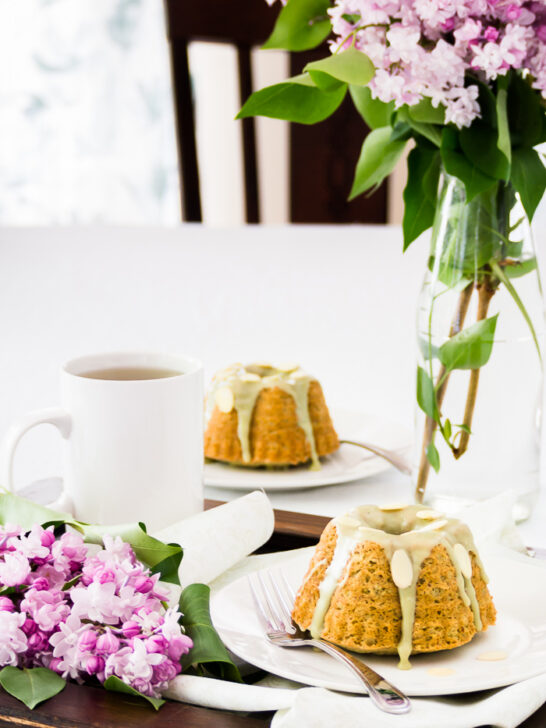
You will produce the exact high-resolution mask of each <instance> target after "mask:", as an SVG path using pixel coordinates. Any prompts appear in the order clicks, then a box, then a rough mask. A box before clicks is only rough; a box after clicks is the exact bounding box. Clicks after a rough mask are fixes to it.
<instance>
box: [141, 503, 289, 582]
mask: <svg viewBox="0 0 546 728" xmlns="http://www.w3.org/2000/svg"><path fill="white" fill-rule="evenodd" d="M274 522H275V519H274V515H273V508H272V507H271V503H270V502H269V499H268V498H267V496H266V495H265V493H262V492H261V491H254V492H253V493H249V494H248V495H245V496H243V497H242V498H237V499H236V500H234V501H231V502H230V503H225V504H224V505H221V506H218V507H217V508H212V509H211V510H209V511H204V512H203V513H198V514H197V515H196V516H192V517H191V518H186V519H185V520H184V521H180V522H179V523H175V524H173V525H172V526H168V527H167V528H164V529H162V530H161V531H157V532H156V533H154V534H152V535H153V536H155V537H156V538H158V539H160V540H161V541H165V542H166V543H179V544H180V545H181V546H182V548H183V549H184V558H183V559H182V563H181V565H180V571H179V577H180V583H181V585H182V587H185V586H187V585H188V584H193V583H194V582H200V583H201V584H208V583H209V582H211V581H212V580H213V579H215V578H216V577H217V576H219V575H220V574H223V573H224V572H225V571H227V570H228V569H229V568H230V567H232V566H233V565H234V564H236V563H237V562H238V561H240V560H241V559H242V558H244V557H245V556H248V554H251V553H252V552H253V551H255V550H256V549H257V548H258V547H259V546H262V545H263V544H264V543H265V542H266V541H267V540H268V539H269V537H270V536H271V534H272V533H273V528H274Z"/></svg>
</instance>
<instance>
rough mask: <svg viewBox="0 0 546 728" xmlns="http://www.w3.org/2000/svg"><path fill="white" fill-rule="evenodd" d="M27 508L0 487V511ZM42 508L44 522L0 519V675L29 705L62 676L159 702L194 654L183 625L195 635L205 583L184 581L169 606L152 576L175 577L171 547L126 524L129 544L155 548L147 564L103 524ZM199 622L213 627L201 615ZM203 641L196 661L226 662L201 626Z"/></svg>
mask: <svg viewBox="0 0 546 728" xmlns="http://www.w3.org/2000/svg"><path fill="white" fill-rule="evenodd" d="M6 501H7V506H6ZM36 508H37V507H36V506H33V505H32V504H28V507H27V506H26V505H25V502H24V501H23V500H22V499H18V498H16V497H14V496H11V495H7V494H6V495H2V496H0V513H1V514H2V516H3V517H4V518H5V516H6V510H7V511H8V513H9V512H10V511H11V514H12V515H13V516H15V517H17V516H20V515H21V513H23V514H25V511H26V512H27V513H26V514H25V515H24V517H23V518H19V520H20V521H23V522H25V521H28V522H29V523H30V522H31V521H34V520H35V517H34V516H33V512H34V511H36ZM40 510H42V509H40ZM44 515H46V514H44V513H38V516H40V517H41V518H42V519H43V517H44ZM50 516H52V517H54V518H55V520H54V522H53V523H52V524H51V525H45V526H44V525H38V524H37V523H34V525H32V526H31V527H30V528H27V527H25V526H20V525H9V524H8V523H4V525H2V526H0V668H2V669H1V670H0V684H1V685H2V686H3V687H4V688H5V689H6V690H7V691H8V692H10V693H12V694H13V695H15V697H18V698H19V699H21V700H23V701H24V702H25V703H26V704H27V705H29V707H34V705H35V704H37V702H40V701H41V700H44V699H46V698H48V697H51V696H52V695H54V694H56V693H57V692H59V691H60V690H61V689H62V688H63V687H64V684H65V681H66V680H67V679H71V680H74V681H76V682H78V683H92V684H93V683H94V684H102V685H104V687H105V688H107V689H110V690H117V691H121V692H129V693H131V694H136V695H142V696H144V697H146V698H147V699H148V700H149V701H150V702H151V703H152V704H153V705H154V707H156V708H157V707H159V706H160V705H161V704H162V702H163V701H162V700H161V693H162V691H163V690H164V689H165V688H166V687H167V685H168V683H169V682H170V681H171V680H172V679H173V678H174V677H176V675H178V674H179V673H180V672H181V671H182V670H183V668H188V667H190V666H191V665H192V663H193V662H195V661H196V660H194V658H193V656H192V655H191V649H192V647H193V640H192V638H191V637H190V634H189V633H192V634H194V637H196V638H197V639H201V637H202V635H199V634H198V633H196V632H195V631H194V630H195V625H196V623H198V622H200V623H204V624H207V615H206V614H205V615H203V604H202V603H201V604H199V603H200V602H202V599H203V598H204V599H205V607H206V602H207V597H208V587H205V586H203V585H192V586H190V587H188V588H187V589H186V590H185V591H184V593H183V594H182V598H181V600H180V604H179V605H178V604H177V606H176V607H170V606H168V601H169V598H170V589H169V588H168V586H167V585H166V584H164V583H162V582H161V581H160V577H163V578H167V579H168V580H169V581H174V580H176V569H177V566H178V564H179V562H180V558H181V556H182V551H181V549H180V547H179V546H176V545H174V544H171V545H165V544H162V543H161V542H159V541H156V540H155V539H152V538H151V537H149V536H148V535H147V534H146V533H145V532H144V531H143V529H142V528H141V527H134V528H133V529H132V533H133V536H134V541H135V543H136V546H135V548H136V550H137V551H139V552H140V555H141V556H143V557H146V553H147V552H149V553H152V552H153V553H154V554H155V556H154V560H155V561H156V565H155V566H156V568H154V570H153V571H152V569H150V568H149V567H148V566H146V565H145V564H143V563H142V561H140V560H139V559H138V558H137V556H136V554H135V550H134V549H133V547H132V546H131V545H130V544H129V543H127V542H126V541H124V540H122V538H121V537H120V536H114V535H112V534H111V533H108V531H111V530H112V529H106V530H105V532H104V533H103V534H101V533H100V529H97V528H93V527H87V526H85V525H84V524H78V523H77V522H74V521H69V522H68V524H67V523H66V522H62V521H59V520H58V517H57V516H58V514H53V513H51V514H50ZM67 525H68V528H67ZM77 529H81V531H82V532H80V531H79V530H77ZM86 537H87V540H88V541H89V540H91V541H98V540H102V545H98V544H89V543H86V542H85V540H84V538H86ZM158 559H159V561H158ZM158 567H159V568H158ZM196 603H197V606H196ZM181 609H184V612H185V613H184V614H182V611H181ZM205 611H206V608H205ZM185 626H186V627H185ZM208 627H209V628H210V630H211V631H212V632H214V630H213V629H212V625H211V624H210V618H209V619H208ZM186 630H187V632H188V633H186ZM214 635H215V633H214ZM207 640H208V641H209V642H208V646H207V644H206V643H207ZM207 640H205V644H203V643H202V646H201V647H202V648H203V647H204V648H205V649H202V648H201V649H200V655H199V659H200V661H202V662H208V661H209V660H210V661H211V662H214V661H215V660H216V659H218V658H219V659H220V660H221V661H225V662H226V663H228V664H230V661H229V658H228V656H227V653H226V651H225V649H224V648H223V646H222V645H221V643H220V642H219V638H218V636H217V635H215V636H213V642H215V644H211V643H210V634H209V635H208V638H207ZM207 653H208V654H207ZM209 667H210V666H209ZM230 667H231V668H232V670H231V677H236V675H235V672H236V669H235V667H234V666H233V665H232V664H230Z"/></svg>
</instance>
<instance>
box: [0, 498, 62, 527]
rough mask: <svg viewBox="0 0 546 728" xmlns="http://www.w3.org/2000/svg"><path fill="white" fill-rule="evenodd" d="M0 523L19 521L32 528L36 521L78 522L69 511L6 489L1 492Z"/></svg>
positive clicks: (20, 524)
mask: <svg viewBox="0 0 546 728" xmlns="http://www.w3.org/2000/svg"><path fill="white" fill-rule="evenodd" d="M0 523H2V524H4V523H17V524H18V525H19V526H21V527H22V528H24V529H31V528H32V526H34V525H35V524H36V523H40V524H43V523H54V524H55V525H57V524H61V523H70V524H73V523H74V524H75V523H76V522H75V521H74V520H73V518H72V517H71V516H70V514H69V513H62V512H61V511H53V510H51V508H46V507H45V506H39V505H38V504H37V503H33V502H32V501H29V500H27V499H26V498H21V497H20V496H17V495H13V493H8V492H7V491H6V492H5V493H0Z"/></svg>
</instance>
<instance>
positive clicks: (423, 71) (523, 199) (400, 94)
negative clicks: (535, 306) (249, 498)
mask: <svg viewBox="0 0 546 728" xmlns="http://www.w3.org/2000/svg"><path fill="white" fill-rule="evenodd" d="M257 1H258V0H257ZM327 39H328V41H329V50H330V53H329V54H327V55H326V56H325V57H324V58H322V59H320V60H317V61H313V62H311V63H308V64H307V65H306V66H305V67H304V68H303V70H302V73H301V74H300V75H298V76H295V77H294V78H290V79H287V80H286V81H284V82H282V83H279V84H276V85H274V86H269V87H267V88H264V89H261V90H259V91H256V92H255V93H253V94H252V95H251V96H250V97H249V99H247V101H246V102H245V104H244V105H243V107H242V109H241V111H240V112H239V118H242V117H247V116H254V115H262V116H269V117H275V118H279V119H285V120H288V121H292V122H298V123H302V124H314V123H317V122H320V121H322V120H324V119H326V118H327V117H329V116H330V115H331V114H333V113H334V112H335V111H336V110H337V109H338V107H339V106H340V104H341V103H342V102H343V100H344V99H345V97H346V96H347V94H349V95H350V97H351V99H352V102H353V104H354V106H355V107H356V109H357V111H358V112H359V114H360V116H361V117H362V119H363V122H365V125H366V126H367V127H368V129H366V126H364V124H363V136H364V140H363V145H362V150H361V153H360V157H359V159H358V160H357V161H356V169H355V174H354V179H353V182H352V187H351V189H350V193H349V197H350V198H351V199H352V198H353V197H355V196H357V195H359V194H362V193H364V192H373V191H374V190H375V189H376V188H377V186H378V185H380V184H381V182H382V181H383V180H384V179H385V178H386V177H387V176H388V175H389V174H390V173H391V172H392V170H393V169H394V167H395V165H396V164H397V162H398V160H399V159H400V158H401V157H402V155H403V154H404V153H405V152H408V150H409V154H408V155H407V168H408V181H407V185H406V188H405V190H404V219H403V235H404V249H406V248H407V247H408V246H409V245H410V243H412V242H413V241H414V240H415V239H416V238H417V237H418V236H419V235H420V234H421V233H422V232H424V231H425V230H427V229H428V228H430V227H431V226H432V227H433V231H432V247H431V255H430V259H429V270H428V272H427V279H426V286H427V288H426V296H427V297H428V298H427V301H426V304H425V305H421V309H423V308H427V311H426V312H425V313H424V315H423V325H422V326H421V327H420V331H419V348H420V351H421V360H420V363H419V367H418V376H417V401H418V405H419V408H420V410H421V411H422V412H423V414H424V415H425V417H426V422H425V424H424V427H423V428H422V433H423V434H422V436H421V439H420V453H421V456H420V462H418V467H417V468H416V498H417V500H418V501H420V502H422V501H423V499H424V496H425V487H426V484H427V479H428V477H429V471H430V468H431V467H432V468H433V470H434V471H436V472H438V470H439V468H440V452H439V448H438V447H437V443H436V442H435V438H436V435H437V434H438V433H439V434H440V435H441V436H442V448H443V453H444V454H443V455H442V458H444V457H446V456H449V455H452V456H453V457H454V458H455V459H458V458H460V457H461V456H462V455H463V454H464V453H465V452H466V450H467V447H468V444H469V440H470V437H471V435H472V434H473V429H472V428H473V414H474V409H475V405H476V396H477V390H478V377H479V372H480V370H481V368H482V367H483V366H484V365H485V364H486V363H487V362H488V361H489V359H490V357H491V353H492V346H493V341H494V338H495V329H496V326H497V322H498V323H499V326H503V327H505V328H506V326H505V324H504V323H503V321H504V312H503V311H502V310H501V308H499V307H500V299H502V300H504V298H505V296H504V293H506V294H507V295H508V297H509V299H511V306H512V307H513V308H514V307H515V309H517V310H518V311H519V312H520V314H518V315H521V317H522V318H521V321H523V322H524V323H525V326H526V327H527V333H526V334H525V335H526V336H527V335H528V336H529V339H530V340H531V341H532V342H534V344H535V348H536V349H537V351H538V357H537V361H538V362H540V367H541V364H542V360H541V354H540V341H539V339H540V333H541V332H540V326H541V324H540V314H539V315H538V318H537V319H535V321H533V316H532V315H531V314H530V313H529V311H528V306H526V302H525V300H524V298H525V295H524V294H523V293H522V292H521V290H520V291H518V289H517V287H516V285H515V284H514V283H513V279H515V278H524V277H525V276H529V274H532V273H533V271H534V278H535V280H536V285H535V288H536V290H537V291H540V285H539V283H538V277H537V271H536V267H537V266H536V256H535V254H534V251H533V248H532V242H531V243H530V244H528V243H527V242H526V238H529V237H530V231H529V227H528V223H529V221H530V220H531V218H532V217H533V214H534V212H535V210H536V207H537V205H538V203H539V202H540V200H541V198H542V196H543V194H544V190H545V189H546V170H545V167H544V164H543V161H542V158H541V155H540V153H539V151H538V150H537V149H536V148H535V147H536V146H537V145H539V144H541V143H542V142H546V114H545V110H546V2H544V0H288V2H286V3H285V4H284V7H283V8H282V9H281V10H280V12H279V15H278V17H277V21H276V23H275V26H274V28H273V32H272V34H271V36H270V37H269V39H268V40H267V42H266V43H265V46H264V47H265V48H282V49H285V50H289V51H302V50H306V49H311V48H315V47H317V46H319V45H321V44H322V43H323V42H324V41H325V40H327ZM366 132H367V133H366ZM339 143H340V144H342V143H343V140H340V141H339ZM519 285H520V284H519V282H518V286H519ZM521 285H522V286H523V287H525V285H526V284H521ZM499 291H503V292H504V293H503V294H502V295H497V292H499ZM450 292H453V293H454V294H455V295H454V296H453V310H452V312H451V315H450V316H449V317H448V316H443V314H442V316H443V319H444V320H449V322H450V324H448V325H444V324H443V323H442V324H441V325H440V323H438V322H439V321H440V318H442V317H441V316H440V313H439V308H441V307H442V306H444V303H445V301H446V300H450V295H449V294H450ZM446 294H447V295H446ZM497 301H499V302H498V303H497ZM440 303H441V304H442V306H440ZM444 308H445V306H444ZM491 308H498V312H497V314H496V315H491ZM469 311H470V312H471V313H468V312H469ZM473 312H475V315H476V321H475V323H474V324H473V325H472V326H468V327H466V328H464V323H465V318H469V317H470V315H471V314H472V313H473ZM467 314H468V315H467ZM510 316H511V311H510V312H509V317H510ZM442 326H443V328H442ZM518 336H519V334H518ZM516 338H517V337H516ZM456 370H459V371H461V370H470V374H468V386H467V391H466V393H465V394H462V397H463V399H464V416H463V415H462V413H461V415H458V414H453V416H452V418H450V417H449V416H447V415H446V414H445V413H444V412H443V409H442V408H444V409H445V403H446V402H447V401H448V399H449V398H448V399H446V398H445V395H446V388H447V386H448V382H449V380H450V378H452V379H453V377H452V374H453V372H455V371H456ZM539 376H540V377H541V376H542V374H541V373H540V374H539V375H537V378H538V377H539ZM455 379H457V380H460V375H458V374H457V375H456V376H455ZM537 386H539V383H538V382H537ZM516 390H517V388H515V389H514V391H516ZM506 391H508V389H507V390H506ZM504 394H505V392H503V395H504ZM455 404H457V402H455ZM508 408H509V403H507V410H508V411H509V409H508ZM515 409H516V407H514V410H515ZM518 409H519V410H520V411H521V406H520V407H519V408H518ZM492 411H493V410H492ZM459 417H460V419H459ZM455 418H457V419H455ZM525 418H526V419H528V420H529V421H531V420H532V419H533V415H532V413H531V412H530V411H529V412H528V413H526V414H525ZM454 422H460V424H458V425H455V424H453V423H454ZM520 424H521V423H515V425H514V430H513V434H514V438H513V439H510V437H507V438H506V441H507V443H508V444H509V445H511V446H513V445H514V443H515V442H517V441H518V435H517V433H518V427H519V425H520ZM507 426H508V425H507ZM491 429H494V428H491ZM519 429H520V430H521V427H519ZM533 439H535V438H534V435H533ZM499 448H500V449H502V448H503V445H501V444H500V443H499V442H497V443H496V451H492V452H491V453H488V455H490V456H491V457H485V456H484V458H483V459H482V462H487V461H488V462H489V463H491V462H494V461H498V457H497V456H496V455H495V452H497V453H498V451H499ZM478 470H479V468H478ZM482 470H483V468H482ZM488 470H491V468H490V467H489V468H488ZM501 475H502V473H501ZM476 477H477V480H476V482H479V476H476ZM533 487H534V486H533ZM490 495H491V493H490Z"/></svg>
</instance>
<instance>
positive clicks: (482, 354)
mask: <svg viewBox="0 0 546 728" xmlns="http://www.w3.org/2000/svg"><path fill="white" fill-rule="evenodd" d="M417 337H418V346H419V369H418V377H417V379H418V402H419V405H420V406H419V407H418V408H417V416H416V448H415V458H414V484H415V488H416V500H417V501H418V502H424V503H428V504H430V505H432V506H434V507H436V508H439V509H441V510H442V511H448V512H449V511H454V510H456V509H458V508H459V507H460V506H461V505H463V504H464V503H470V502H475V501H476V500H483V499H485V498H488V497H491V496H494V495H495V494H498V493H500V492H502V491H505V490H508V489H510V490H513V491H516V493H517V496H518V498H517V506H516V513H515V515H516V518H517V519H518V520H524V519H525V518H527V517H528V516H529V514H530V512H531V509H532V507H533V505H534V504H535V502H536V500H537V497H538V488H539V465H540V430H541V407H542V380H543V366H542V356H541V352H542V348H543V340H544V307H543V298H542V291H541V285H540V277H539V272H538V268H537V261H536V255H535V250H534V245H533V239H532V235H531V229H530V226H529V221H528V219H527V216H526V215H525V212H524V210H523V207H522V206H521V203H520V200H519V199H518V196H517V194H516V193H515V192H514V190H513V188H512V187H511V186H510V185H505V184H504V183H502V182H500V183H498V184H497V185H495V186H494V187H492V188H491V189H489V190H488V191H487V192H484V193H481V194H480V195H478V196H477V197H475V198H474V199H472V200H471V201H470V202H467V200H466V194H465V188H464V185H463V184H462V182H461V181H460V180H458V179H457V178H455V177H451V176H449V175H447V174H443V176H442V180H441V184H440V190H439V199H438V205H437V208H436V216H435V221H434V226H433V231H432V244H431V252H430V258H429V261H428V269H427V272H426V276H425V281H424V284H423V288H422V291H421V295H420V297H419V302H418V320H417Z"/></svg>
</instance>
